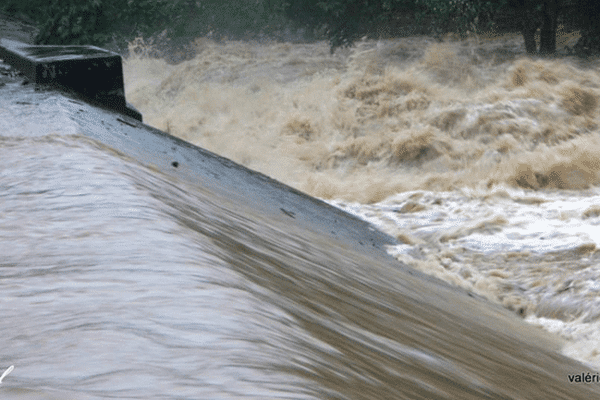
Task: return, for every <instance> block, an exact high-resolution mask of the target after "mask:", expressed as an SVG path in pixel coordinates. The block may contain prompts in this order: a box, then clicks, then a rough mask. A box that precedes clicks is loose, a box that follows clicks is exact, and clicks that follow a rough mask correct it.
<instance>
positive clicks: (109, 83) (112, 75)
mask: <svg viewBox="0 0 600 400" xmlns="http://www.w3.org/2000/svg"><path fill="white" fill-rule="evenodd" d="M0 58H2V59H4V61H5V62H7V63H8V64H10V65H12V66H13V67H15V68H17V69H18V70H20V71H21V72H22V73H23V74H24V75H25V76H27V77H28V78H29V79H31V80H32V81H33V82H35V83H36V84H48V85H54V86H59V87H62V88H64V89H66V90H72V91H74V92H75V93H77V94H78V95H80V96H83V97H84V98H86V99H87V100H89V101H94V102H97V103H99V104H101V105H103V106H105V107H108V108H111V109H113V110H117V111H119V112H121V113H123V114H125V115H128V116H130V117H132V118H135V119H138V120H140V121H141V120H142V114H141V113H140V112H139V111H137V110H136V109H135V108H134V107H133V106H131V105H130V104H127V102H126V101H125V89H124V87H123V66H122V63H121V56H120V55H118V54H116V53H112V52H110V51H107V50H104V49H101V48H99V47H94V46H32V45H29V44H26V43H21V42H18V41H15V40H8V39H1V40H0Z"/></svg>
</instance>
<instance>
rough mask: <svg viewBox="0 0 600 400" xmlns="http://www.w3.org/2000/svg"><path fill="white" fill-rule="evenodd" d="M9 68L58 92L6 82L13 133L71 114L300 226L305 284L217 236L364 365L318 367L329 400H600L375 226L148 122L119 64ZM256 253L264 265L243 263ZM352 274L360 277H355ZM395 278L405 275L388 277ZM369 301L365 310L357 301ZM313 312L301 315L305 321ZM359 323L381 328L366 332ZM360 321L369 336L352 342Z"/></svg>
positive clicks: (95, 133) (509, 324)
mask: <svg viewBox="0 0 600 400" xmlns="http://www.w3.org/2000/svg"><path fill="white" fill-rule="evenodd" d="M0 58H2V59H3V60H4V62H5V63H8V64H10V65H12V66H13V67H14V68H15V69H19V70H21V72H23V74H25V75H26V76H27V77H28V78H29V79H30V80H32V81H33V82H35V83H37V84H43V85H50V89H49V90H36V88H34V87H33V86H32V85H22V84H21V83H22V82H19V80H18V79H16V78H13V79H12V80H10V82H8V78H7V79H6V80H5V81H2V82H0V101H1V102H3V105H4V108H6V111H5V113H4V114H3V119H4V120H5V121H6V120H7V119H10V126H9V125H8V124H9V123H7V122H3V121H0V130H2V134H5V135H12V134H11V132H15V133H14V134H15V135H17V134H20V132H21V131H23V135H28V136H35V137H37V136H43V135H48V134H51V133H53V132H55V131H57V129H56V125H52V124H53V123H55V122H52V121H50V122H48V123H47V124H44V123H39V124H37V125H36V124H35V123H33V124H32V123H31V120H35V119H40V120H43V119H44V118H45V116H46V115H60V116H61V119H58V120H56V121H58V122H56V123H57V124H60V126H61V131H63V132H74V133H75V134H79V135H85V136H87V137H89V138H91V139H93V140H95V141H97V142H99V143H102V144H103V145H104V146H107V147H108V148H110V149H113V150H114V151H116V152H118V153H120V154H122V155H125V156H127V157H129V158H131V159H134V160H136V161H137V162H139V163H140V164H143V165H146V166H149V167H151V168H153V169H156V170H158V171H160V172H161V173H164V174H166V175H169V176H172V177H173V178H174V180H177V179H178V180H183V181H186V182H189V183H192V184H193V185H195V186H196V187H198V188H199V190H201V191H202V193H203V194H204V195H205V196H207V197H209V198H210V199H211V201H213V202H214V203H215V204H219V206H220V207H221V208H222V209H227V208H229V209H230V210H235V211H236V212H240V211H239V210H244V212H246V211H248V210H249V211H248V215H247V218H248V219H253V221H254V220H256V226H277V227H284V228H285V226H293V230H294V232H295V233H297V234H298V236H301V237H303V238H304V237H305V238H306V240H307V241H311V242H310V250H312V252H311V251H308V252H306V253H307V255H306V257H312V258H310V259H311V260H314V262H313V263H312V264H309V265H311V270H312V269H314V270H315V271H317V270H318V271H317V272H318V273H321V275H317V272H315V278H314V279H312V280H306V281H304V282H303V285H297V284H295V282H296V281H294V272H293V268H294V266H293V263H292V261H287V260H285V258H286V257H288V256H287V254H288V253H285V249H282V248H278V247H277V246H275V245H273V246H272V248H274V249H275V250H276V251H279V252H280V254H283V256H282V258H281V259H276V258H274V257H271V258H265V259H261V260H260V262H256V265H254V268H255V269H254V270H251V269H250V268H249V267H247V265H250V263H251V262H253V260H254V259H256V258H257V257H258V254H259V253H261V252H263V253H265V252H266V250H264V249H265V248H269V249H270V247H269V246H270V245H269V240H270V239H269V237H265V238H264V239H261V240H262V241H261V242H259V241H256V243H253V245H254V247H251V246H247V247H242V246H238V247H237V248H231V249H227V248H226V247H228V244H230V243H234V242H233V241H231V240H228V237H230V236H231V235H234V234H236V233H235V232H234V233H232V232H226V231H222V232H209V233H210V234H212V235H213V238H214V241H213V242H214V243H215V246H222V249H221V253H223V254H225V253H227V252H229V253H227V255H228V258H227V260H228V261H229V262H230V263H231V265H236V268H238V270H239V271H241V273H242V274H244V273H247V275H248V277H249V278H248V279H252V276H256V271H258V270H259V269H260V268H267V267H268V271H267V272H268V273H265V274H264V276H265V277H266V278H264V279H262V278H261V279H257V280H256V282H257V284H258V285H263V286H264V287H265V288H266V289H268V290H270V291H273V292H274V291H277V290H279V291H280V292H281V293H280V297H279V298H285V299H286V301H285V302H281V303H282V304H278V306H280V307H281V308H282V309H284V310H287V309H286V307H289V309H290V310H291V309H292V308H293V307H292V306H290V304H292V303H294V307H296V305H298V307H297V309H305V310H307V311H306V312H307V313H309V312H312V313H318V314H319V316H322V318H319V319H311V320H308V318H306V321H305V322H303V326H304V327H305V329H306V332H308V334H310V335H312V337H313V338H316V339H318V340H315V342H317V341H320V342H319V343H326V344H327V345H328V346H329V347H330V348H332V349H335V350H336V351H333V350H332V351H329V350H327V351H325V350H324V351H323V353H322V354H321V357H322V358H323V360H328V359H332V360H333V359H338V358H343V357H347V358H344V360H346V359H350V360H354V361H353V362H355V364H356V365H345V364H344V365H345V367H347V369H348V371H350V372H347V375H344V376H343V379H342V378H340V379H339V383H338V384H335V385H334V384H333V383H331V382H337V381H336V379H338V378H337V375H336V372H331V371H327V370H326V368H324V369H323V370H320V369H319V368H320V367H319V365H325V366H327V365H329V364H327V363H326V362H325V361H323V362H322V363H321V364H319V365H317V364H315V365H317V366H316V367H314V369H313V370H311V372H306V373H305V374H304V375H303V376H305V377H306V379H312V380H314V382H317V383H318V384H321V385H323V387H326V388H329V391H328V392H326V393H328V395H327V396H326V397H328V398H357V399H358V398H361V399H362V398H365V399H366V398H377V396H376V395H373V393H376V392H373V391H374V390H375V389H376V388H377V387H379V386H381V385H389V387H390V388H394V390H396V394H397V396H396V397H394V398H410V399H425V398H438V399H452V398H453V399H459V398H460V399H478V398H485V399H509V398H527V399H591V398H600V387H599V386H598V385H594V384H587V385H586V384H573V383H569V378H568V376H569V375H571V376H572V375H575V374H582V373H586V372H587V371H589V368H588V367H586V366H584V365H582V364H580V363H578V362H576V361H574V360H572V359H569V358H567V357H565V356H562V355H561V354H559V353H558V352H557V350H558V347H557V346H556V345H555V343H556V342H557V341H555V339H554V338H550V337H549V335H548V336H547V335H545V334H544V333H543V332H541V331H540V330H538V329H536V328H533V327H531V326H529V325H526V324H525V323H524V322H523V321H521V320H520V319H519V318H518V317H517V316H515V315H513V314H512V313H510V312H508V311H507V310H505V309H503V308H501V307H499V306H496V305H493V304H491V303H489V302H487V301H485V300H483V299H480V298H478V297H477V296H474V295H472V294H470V293H468V292H466V291H464V290H462V289H458V288H455V287H453V286H450V285H449V284H446V283H444V282H442V281H440V280H437V279H435V278H432V277H429V276H427V275H424V274H422V273H420V272H418V271H415V270H413V269H411V268H409V267H407V266H405V265H402V264H400V263H398V262H397V261H396V260H395V259H393V258H392V257H390V256H388V255H387V253H386V252H385V246H386V245H392V244H395V243H396V242H395V240H394V239H393V238H391V237H389V236H387V235H385V234H383V233H381V232H379V231H378V230H377V229H376V228H375V227H373V226H371V225H370V224H368V223H367V222H365V221H362V220H360V219H358V218H356V217H354V216H352V215H349V214H347V213H345V212H343V211H341V210H339V209H337V208H335V207H332V206H330V205H328V204H326V203H325V202H323V201H321V200H319V199H316V198H313V197H311V196H308V195H306V194H304V193H301V192H299V191H297V190H295V189H293V188H290V187H289V186H286V185H284V184H282V183H280V182H277V181H275V180H273V179H271V178H269V177H267V176H265V175H263V174H260V173H258V172H255V171H252V170H249V169H247V168H245V167H243V166H241V165H239V164H236V163H235V162H233V161H230V160H228V159H225V158H223V157H220V156H218V155H216V154H214V153H211V152H209V151H206V150H204V149H202V148H199V147H197V146H194V145H192V144H190V143H187V142H184V141H183V140H180V139H178V138H176V137H173V136H171V135H169V134H167V133H165V132H162V131H160V130H157V129H154V128H152V127H149V126H147V125H145V124H143V123H142V122H141V116H139V115H137V113H136V112H134V111H132V109H131V108H128V107H127V106H126V101H125V97H124V94H123V93H124V91H123V79H122V74H121V64H120V62H121V60H120V57H119V56H118V55H114V54H112V53H109V52H106V51H104V50H102V49H99V48H96V47H88V46H28V45H25V44H22V43H19V42H14V41H8V40H2V41H1V42H0ZM55 85H56V86H57V87H58V88H59V90H54V89H53V88H52V86H55ZM117 98H118V100H115V99H117ZM115 104H116V105H117V106H116V107H115V106H114V105H115ZM25 108H26V112H25V111H21V109H25ZM128 110H129V111H128ZM53 121H54V120H53ZM3 123H4V124H5V125H3ZM32 126H35V127H36V128H35V129H34V130H37V131H35V132H32V129H31V127H32ZM20 127H24V128H20ZM25 127H26V128H25ZM20 129H21V131H20ZM6 132H8V134H7V133H6ZM0 138H1V135H0ZM6 151H9V150H6ZM215 209H216V208H215ZM190 218H193V215H192V216H191V217H190ZM215 219H219V216H218V215H217V216H216V218H215ZM260 224H262V225H260ZM284 228H281V229H284ZM215 229H216V228H215ZM208 231H209V230H207V232H208ZM228 235H229V236H228ZM261 246H262V247H261ZM230 247H233V246H230ZM244 252H246V253H248V254H250V253H252V254H253V257H254V258H253V257H249V256H248V257H246V256H245V255H244V254H241V255H240V253H244ZM316 253H319V254H316ZM317 256H318V257H317ZM319 257H320V258H319ZM288 258H290V259H291V258H292V257H288ZM298 259H299V258H298V257H296V260H298ZM281 260H283V261H281ZM353 260H358V261H356V262H354V261H353ZM296 262H298V261H296ZM353 263H354V264H353ZM350 264H353V265H350ZM265 265H266V266H267V267H265ZM334 267H336V268H338V270H333V269H332V268H334ZM355 267H360V268H355ZM350 268H355V272H356V274H355V275H349V274H348V275H344V274H345V273H346V271H347V270H349V269H350ZM244 271H246V272H244ZM386 271H387V272H389V271H393V272H394V273H393V274H390V276H387V275H383V274H384V273H386ZM287 273H289V276H287V275H285V274H287ZM360 274H364V275H363V276H365V277H369V278H370V277H371V275H372V276H375V278H373V279H372V280H371V281H368V282H367V281H364V282H363V281H360V279H358V278H356V277H357V276H358V277H359V276H361V275H360ZM370 274H371V275H370ZM378 274H382V275H381V277H378V276H377V275H378ZM273 276H277V277H280V276H283V277H285V278H286V279H285V282H287V283H288V284H287V286H285V287H283V286H281V287H280V286H276V285H271V286H270V285H269V282H266V281H267V279H268V277H273ZM288 278H289V279H288ZM326 279H330V281H327V280H326ZM282 281H283V280H282ZM265 282H266V283H265ZM322 291H326V292H327V293H326V294H325V295H323V296H324V297H327V299H329V300H328V301H330V302H329V303H328V306H327V307H324V306H323V307H321V305H320V303H318V301H319V300H318V299H319V297H318V296H317V294H319V293H320V294H322V293H323V292H322ZM356 293H362V294H363V295H364V296H363V297H362V298H363V299H366V300H365V301H357V300H356V299H357V298H358V297H355V294H356ZM267 297H268V296H265V298H267ZM302 307H303V308H302ZM290 314H292V313H291V312H290ZM292 315H293V314H292ZM303 315H304V314H302V313H300V312H298V313H296V314H295V315H294V317H295V318H296V319H297V320H299V321H301V322H302V321H304V320H303V318H304V316H303ZM356 315H362V316H365V318H366V317H372V320H370V322H364V323H363V322H362V321H361V322H359V323H355V322H353V319H352V318H355V317H356ZM352 324H354V325H356V326H355V327H354V328H352V329H355V330H356V332H359V333H360V335H359V336H351V335H350V334H349V333H348V332H350V328H349V327H350V326H351V325H352ZM340 332H341V333H340ZM306 342H307V343H310V340H308V339H307V340H306ZM383 350H385V351H386V353H384V352H383ZM350 353H352V354H350ZM385 354H393V355H394V357H389V356H387V355H385ZM315 371H316V372H315ZM368 374H370V375H369V376H367V375H368ZM15 375H16V374H15ZM340 376H342V375H340ZM374 388H375V389H374ZM334 392H335V394H332V393H334ZM324 393H325V392H324ZM376 394H377V393H376ZM324 397H325V396H324ZM379 398H383V397H379ZM386 398H392V397H391V395H390V397H386Z"/></svg>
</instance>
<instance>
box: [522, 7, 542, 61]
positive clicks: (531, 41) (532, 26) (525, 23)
mask: <svg viewBox="0 0 600 400" xmlns="http://www.w3.org/2000/svg"><path fill="white" fill-rule="evenodd" d="M533 3H534V0H520V1H518V3H517V12H518V14H519V15H520V17H521V33H522V34H523V39H525V51H527V54H536V53H537V45H536V43H535V31H537V29H538V26H539V21H538V18H536V17H537V16H536V12H535V4H533Z"/></svg>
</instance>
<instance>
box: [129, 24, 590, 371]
mask: <svg viewBox="0 0 600 400" xmlns="http://www.w3.org/2000/svg"><path fill="white" fill-rule="evenodd" d="M577 38H578V35H577V33H576V32H575V33H572V32H563V31H559V36H558V40H557V41H558V48H559V55H560V57H557V58H548V59H545V58H528V57H525V56H524V48H523V43H522V38H521V37H520V36H519V35H517V34H506V35H502V36H494V35H482V36H479V37H471V38H469V39H465V40H456V39H453V38H451V37H449V38H446V41H445V42H444V43H439V42H437V41H435V40H433V39H431V38H426V37H413V38H402V39H390V40H378V41H375V40H364V41H362V42H359V43H358V44H357V46H356V47H354V48H351V49H345V50H338V51H336V52H335V54H334V55H331V54H330V53H329V48H328V46H327V44H326V43H323V42H320V43H312V44H290V43H275V42H272V43H269V42H264V43H257V42H251V43H249V42H237V41H224V42H219V43H217V42H214V41H211V40H210V39H207V38H199V39H197V40H196V41H195V43H194V46H193V47H192V52H193V53H192V54H191V55H190V54H188V58H190V59H189V60H188V61H185V62H182V63H179V64H177V65H172V64H169V63H168V62H167V61H165V59H168V58H169V57H168V56H165V57H164V59H161V58H160V57H157V56H156V54H160V51H159V50H158V49H156V48H153V47H152V45H151V44H150V43H148V42H144V40H143V39H138V40H136V41H134V42H132V43H130V48H129V51H130V54H129V57H128V58H127V59H126V62H125V80H126V83H127V97H128V99H129V101H131V102H132V103H133V104H134V105H135V106H136V107H138V108H139V109H140V110H141V111H142V112H143V113H144V115H145V118H146V120H145V121H146V122H147V123H149V124H150V125H153V126H155V127H158V128H160V129H163V130H166V131H168V132H170V133H172V134H174V135H176V136H179V137H181V138H183V139H185V140H188V141H190V142H192V143H195V144H198V145H200V146H202V147H204V148H207V149H209V150H212V151H214V152H216V153H218V154H221V155H224V156H226V157H229V158H231V159H233V160H235V161H237V162H239V163H241V164H243V165H245V166H248V167H250V168H253V169H256V170H258V171H261V172H263V173H265V174H267V175H269V176H272V177H274V178H276V179H278V180H281V181H283V182H285V183H287V184H288V185H291V186H293V187H295V188H297V189H300V190H302V191H305V192H307V193H309V194H311V195H313V196H316V197H319V198H323V199H326V200H327V201H330V202H331V204H334V205H336V206H339V207H341V208H343V209H345V210H347V211H349V212H351V213H354V214H356V215H358V216H361V217H362V218H365V219H367V220H368V221H370V222H372V223H374V224H376V225H378V226H379V227H380V229H381V230H383V231H384V232H386V233H389V234H390V235H392V236H394V237H397V238H398V240H399V241H400V243H401V244H400V245H398V246H394V247H392V248H390V249H389V253H390V254H392V255H394V256H395V257H396V258H397V259H399V260H401V261H403V262H404V263H406V264H408V265H410V266H412V267H414V268H415V269H418V270H421V271H424V272H426V273H428V274H431V275H434V276H437V277H439V278H441V279H443V280H446V281H447V282H450V283H452V284H453V285H457V286H461V287H464V288H467V289H469V290H472V291H474V292H476V293H478V294H480V295H482V296H484V297H485V298H487V299H489V300H491V301H492V302H495V303H498V304H501V305H503V306H504V307H506V308H508V309H509V310H512V311H514V312H515V313H517V314H518V315H520V316H521V317H523V318H525V320H526V321H528V322H530V323H532V324H534V325H538V326H541V327H543V328H544V329H546V330H548V331H550V332H553V333H556V334H558V335H559V336H561V337H562V338H563V339H565V340H566V345H565V347H564V348H563V352H564V354H566V355H568V356H570V357H573V358H575V359H577V360H579V361H581V362H584V363H586V364H587V365H589V366H590V367H593V368H595V369H596V370H598V369H600V319H599V318H600V263H599V261H598V260H599V255H598V252H597V247H598V246H599V245H600V190H599V189H598V185H599V184H600V136H599V135H598V123H599V114H598V99H599V97H598V96H599V95H600V71H599V69H598V67H599V66H600V64H599V63H598V61H597V60H587V61H582V60H579V59H577V58H575V57H570V56H567V53H568V48H569V46H570V47H572V46H573V45H574V43H575V41H576V39H577Z"/></svg>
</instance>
